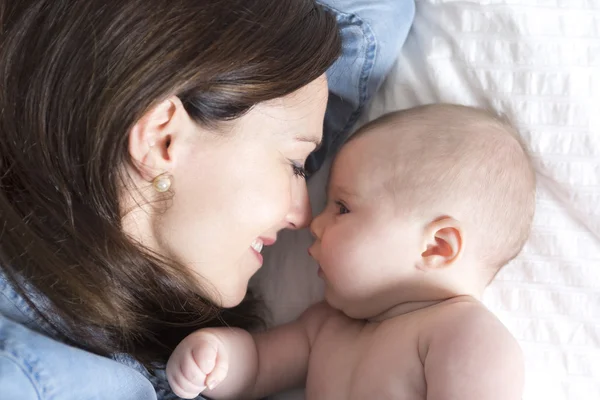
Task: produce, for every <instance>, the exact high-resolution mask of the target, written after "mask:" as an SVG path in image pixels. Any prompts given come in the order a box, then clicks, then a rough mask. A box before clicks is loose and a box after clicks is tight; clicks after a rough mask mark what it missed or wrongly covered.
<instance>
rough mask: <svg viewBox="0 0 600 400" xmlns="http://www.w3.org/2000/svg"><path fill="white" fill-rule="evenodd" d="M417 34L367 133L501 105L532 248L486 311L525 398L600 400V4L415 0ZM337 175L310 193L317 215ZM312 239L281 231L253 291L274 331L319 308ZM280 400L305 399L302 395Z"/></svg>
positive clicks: (496, 287) (320, 177) (318, 180)
mask: <svg viewBox="0 0 600 400" xmlns="http://www.w3.org/2000/svg"><path fill="white" fill-rule="evenodd" d="M416 3H417V14H416V19H415V24H414V26H413V29H412V31H411V33H410V35H409V38H408V41H407V43H406V45H405V47H404V48H403V50H402V53H401V54H399V58H398V62H397V63H396V65H395V67H394V69H393V71H392V73H391V75H390V76H389V78H388V79H387V81H386V82H385V84H384V86H383V87H382V89H381V90H380V91H379V93H378V94H377V96H376V97H375V98H374V100H373V102H372V104H371V105H370V108H369V109H368V111H367V112H366V113H365V115H364V118H363V120H362V121H361V122H362V123H365V122H367V121H369V120H372V119H374V118H376V117H378V116H380V115H382V114H384V113H386V112H389V111H393V110H398V109H404V108H408V107H412V106H416V105H420V104H427V103H435V102H453V103H462V104H468V105H479V106H484V107H492V108H493V109H495V110H496V111H498V112H500V113H503V114H505V115H507V116H508V117H509V118H510V119H512V121H513V122H514V123H515V124H516V125H517V126H518V127H519V129H520V132H521V134H522V136H523V138H524V139H525V141H526V143H527V144H528V146H529V147H530V150H531V152H532V155H533V157H534V162H535V167H536V170H537V175H538V193H537V210H536V216H535V220H534V226H533V230H532V234H531V237H530V240H529V241H528V243H527V245H526V247H525V249H524V250H523V252H522V254H521V255H520V256H519V257H518V258H517V259H515V260H514V261H513V262H512V263H511V264H509V265H508V266H507V267H506V268H504V270H503V271H502V272H501V274H500V275H499V276H498V277H497V279H496V280H495V281H494V283H493V284H492V285H491V286H490V287H489V289H488V290H487V292H486V294H485V297H484V302H485V303H486V304H487V305H488V307H489V308H490V309H491V310H492V311H493V312H494V313H496V315H498V317H499V318H500V319H501V320H502V321H503V322H504V323H505V324H506V326H507V327H508V328H509V329H510V330H511V332H512V333H513V334H514V336H515V337H516V338H517V339H518V340H519V342H520V344H521V346H522V348H523V351H524V354H525V358H526V368H527V375H526V388H525V395H524V399H525V400H538V399H539V400H541V399H544V400H566V399H569V400H587V399H590V400H592V399H600V0H470V1H467V0H463V1H458V0H417V1H416ZM327 172H328V168H327V166H326V167H325V168H323V169H322V170H321V171H320V172H319V173H318V174H317V175H316V176H315V177H313V179H311V181H310V182H309V188H310V194H311V201H312V204H313V208H314V211H315V212H318V211H319V210H320V209H321V207H322V205H323V204H324V184H325V181H326V178H327ZM310 243H311V238H310V234H309V233H308V232H306V231H299V232H285V233H284V234H282V235H281V236H280V240H279V242H278V246H276V247H274V248H273V249H271V251H270V252H269V253H268V254H267V257H266V263H265V266H264V268H263V270H262V271H261V273H260V274H259V276H258V279H257V281H256V284H257V285H258V286H259V289H260V291H261V292H262V293H263V296H264V298H265V300H266V302H267V304H268V307H269V309H270V311H271V314H270V321H271V323H273V324H280V323H284V322H287V321H289V320H291V319H293V318H295V317H296V316H298V315H299V313H300V312H302V311H303V310H304V309H305V308H306V307H307V306H309V305H310V304H312V303H314V302H316V301H318V300H320V299H321V293H322V289H323V288H322V283H321V282H320V280H319V279H318V278H317V275H316V268H317V267H316V265H315V264H314V262H313V261H312V260H311V259H310V258H309V257H308V255H307V254H306V250H305V249H306V248H307V247H308V246H309V244H310ZM277 398H278V399H285V400H292V399H301V398H303V396H302V392H301V391H296V392H293V393H287V394H284V395H280V396H279V397H277Z"/></svg>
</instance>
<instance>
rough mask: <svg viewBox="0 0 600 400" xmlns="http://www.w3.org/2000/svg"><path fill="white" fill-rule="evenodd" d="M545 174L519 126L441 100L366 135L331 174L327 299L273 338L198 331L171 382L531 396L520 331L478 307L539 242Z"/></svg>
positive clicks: (501, 399)
mask: <svg viewBox="0 0 600 400" xmlns="http://www.w3.org/2000/svg"><path fill="white" fill-rule="evenodd" d="M534 197H535V174H534V171H533V168H532V166H531V162H530V159H529V157H528V155H527V152H526V150H525V149H524V147H523V146H522V145H521V142H520V141H519V139H518V136H517V134H516V132H515V131H514V129H513V128H512V127H511V126H510V125H508V124H507V123H506V122H504V121H502V120H500V119H498V118H496V117H494V116H492V115H490V114H488V113H487V112H485V111H482V110H478V109H473V108H469V107H462V106H454V105H431V106H425V107H419V108H414V109H410V110H406V111H401V112H397V113H393V114H389V115H387V116H385V117H383V118H380V119H378V120H377V121H375V122H373V123H371V124H369V125H367V126H366V127H364V128H363V129H361V130H360V131H359V132H358V133H357V134H356V135H355V136H354V137H353V138H352V139H351V140H350V141H349V142H348V143H347V144H346V145H345V146H344V147H343V148H342V150H341V151H340V153H339V155H338V156H337V158H336V160H335V162H334V164H333V166H332V170H331V176H330V181H329V186H328V202H327V206H326V208H325V210H324V211H323V212H322V213H321V214H320V215H319V216H318V217H317V218H315V220H314V221H313V222H312V225H311V230H312V232H313V235H314V237H315V238H316V240H315V243H314V244H313V245H312V247H311V248H310V249H309V252H310V254H311V255H312V257H314V259H315V260H316V261H317V262H318V263H319V266H320V267H319V270H318V274H319V276H320V277H321V278H322V279H323V280H324V282H325V286H326V289H325V300H326V302H324V303H322V304H318V305H316V306H313V307H312V308H310V309H309V310H307V311H305V312H304V314H303V315H302V316H301V317H300V318H299V319H298V320H296V321H295V322H292V323H290V324H288V325H285V326H281V327H278V328H275V329H272V330H269V331H267V332H264V333H258V334H249V333H247V332H245V331H242V330H238V329H229V328H219V329H206V330H200V331H198V332H195V333H193V334H191V335H190V336H188V337H187V338H185V339H184V340H183V341H182V342H181V344H180V345H179V346H178V347H177V348H176V350H175V351H174V352H173V354H172V356H171V358H170V359H169V362H168V365H167V376H168V379H169V382H170V384H171V387H172V388H173V390H174V392H175V393H176V394H177V395H179V396H181V397H184V398H193V397H195V396H197V395H198V394H199V393H200V392H202V393H203V394H204V395H206V396H208V397H210V398H214V399H246V398H249V399H257V398H261V397H264V396H267V395H269V394H272V393H276V392H279V391H282V390H284V389H287V388H292V387H297V386H301V385H306V398H307V399H325V400H336V399H340V400H342V399H344V400H346V399H361V400H362V399H406V400H417V399H427V400H441V399H444V400H446V399H448V400H449V399H453V400H454V399H455V400H492V399H494V400H513V399H514V400H517V399H521V394H522V387H523V374H524V372H523V369H524V367H523V360H522V354H521V350H520V348H519V345H518V344H517V342H516V341H515V339H514V338H513V337H512V336H511V334H510V333H509V332H508V330H507V329H506V328H505V327H504V326H503V325H502V323H501V322H500V321H499V320H498V319H497V318H496V317H495V316H494V315H493V314H492V313H491V312H489V311H488V310H487V309H486V308H485V307H484V306H483V305H482V304H481V303H480V301H479V299H480V298H481V295H482V292H483V290H484V289H485V287H486V286H487V285H488V284H489V283H490V281H491V280H492V279H493V278H494V276H495V275H496V273H497V272H498V270H499V269H500V268H501V267H502V266H503V265H505V264H506V263H507V262H508V261H510V260H511V259H512V258H513V257H515V256H516V255H517V254H518V253H519V251H520V250H521V248H522V247H523V245H524V243H525V240H526V239H527V237H528V234H529V230H530V225H531V221H532V218H533V212H534Z"/></svg>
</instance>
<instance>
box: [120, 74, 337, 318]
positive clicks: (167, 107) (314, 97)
mask: <svg viewBox="0 0 600 400" xmlns="http://www.w3.org/2000/svg"><path fill="white" fill-rule="evenodd" d="M326 104H327V83H326V80H325V78H324V76H323V77H321V78H319V79H317V80H315V81H313V82H312V83H310V84H309V85H307V86H305V87H304V88H302V89H300V90H298V91H297V92H295V93H293V94H291V95H288V96H286V97H283V98H279V99H275V100H273V101H270V102H267V103H263V104H259V105H257V106H256V107H255V108H253V109H252V110H251V111H250V112H248V113H247V114H246V115H244V116H243V117H241V118H239V119H237V120H235V121H233V122H231V123H229V125H227V126H226V127H225V128H223V129H222V130H224V132H214V131H210V130H208V129H207V128H203V127H200V126H198V125H197V124H195V123H194V122H192V121H191V119H190V118H189V116H188V115H187V113H186V112H185V110H184V108H183V106H182V104H181V103H180V102H179V101H178V99H177V98H171V99H169V100H166V101H165V102H163V103H161V104H160V105H158V106H157V107H156V108H154V109H153V110H152V111H150V112H149V113H148V114H147V115H146V116H145V117H144V118H142V119H141V120H140V121H139V122H138V123H137V124H136V126H135V127H134V128H133V129H132V131H131V134H130V141H129V146H130V153H131V155H132V158H133V159H134V161H138V165H141V166H142V167H140V168H135V169H134V168H131V169H132V170H130V171H129V172H130V175H131V176H132V177H134V180H135V179H136V177H137V186H138V188H147V187H148V180H149V179H152V178H153V177H154V176H156V175H158V174H161V173H163V172H166V173H167V174H168V175H170V176H171V178H172V196H171V197H170V198H169V200H168V201H166V202H163V203H164V204H163V205H164V209H160V211H159V212H157V211H156V209H157V207H156V204H157V203H155V204H154V205H151V204H152V202H153V201H154V202H155V201H157V200H160V199H161V198H162V197H164V194H159V193H157V192H153V191H151V190H147V189H144V190H145V192H143V193H144V196H145V199H146V200H145V202H146V203H148V204H147V205H145V206H141V207H137V208H136V207H135V206H134V205H133V204H136V202H137V203H138V204H139V203H140V201H139V199H135V196H131V197H132V199H131V200H129V204H132V208H134V210H135V211H133V212H131V213H129V214H127V215H126V216H125V218H124V220H123V223H124V228H125V230H126V231H127V232H128V233H129V234H130V235H132V236H133V237H134V238H136V239H137V240H139V241H140V242H141V243H142V244H144V245H145V246H147V247H149V248H151V249H153V250H154V251H156V252H158V253H160V254H162V255H164V256H167V257H170V258H172V259H174V260H177V261H179V262H181V263H183V264H184V265H187V266H189V268H190V269H191V270H193V271H194V272H196V273H198V274H199V276H200V280H199V282H200V284H201V285H202V287H203V288H204V289H205V290H206V295H207V296H208V297H209V298H210V299H211V300H213V301H214V302H216V303H217V304H220V305H222V306H225V307H231V306H234V305H236V304H238V303H239V302H240V301H241V300H242V299H243V297H244V295H245V293H246V290H247V285H248V280H249V279H250V277H251V276H252V275H253V274H254V273H255V272H256V271H257V270H258V269H259V268H260V266H261V265H262V256H261V254H260V250H261V249H262V246H263V245H271V244H273V243H274V241H275V240H276V238H277V232H278V231H280V230H281V229H284V228H300V227H304V226H306V225H307V223H308V222H309V221H310V219H311V215H310V206H309V204H308V196H307V191H306V183H305V180H304V178H303V176H301V171H302V166H303V165H304V162H305V160H306V158H307V157H308V155H309V154H310V153H311V152H312V151H313V150H314V149H315V147H316V144H317V143H318V142H320V140H321V137H322V129H323V117H324V113H325V108H326ZM128 197H129V196H128ZM148 198H149V199H148Z"/></svg>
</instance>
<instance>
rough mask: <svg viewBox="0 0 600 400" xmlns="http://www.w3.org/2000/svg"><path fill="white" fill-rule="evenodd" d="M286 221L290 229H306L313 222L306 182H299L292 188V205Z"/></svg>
mask: <svg viewBox="0 0 600 400" xmlns="http://www.w3.org/2000/svg"><path fill="white" fill-rule="evenodd" d="M285 219H286V222H287V223H288V227H289V228H290V229H302V228H306V227H307V226H308V224H309V223H310V221H311V220H312V211H311V208H310V200H309V199H308V190H307V187H306V182H304V181H302V182H298V184H297V185H294V187H293V188H292V203H291V207H290V210H289V212H288V214H287V215H286V218H285Z"/></svg>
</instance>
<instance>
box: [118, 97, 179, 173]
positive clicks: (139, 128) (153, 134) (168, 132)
mask: <svg viewBox="0 0 600 400" xmlns="http://www.w3.org/2000/svg"><path fill="white" fill-rule="evenodd" d="M182 113H184V114H185V116H187V112H186V111H185V108H184V107H183V104H182V103H181V101H180V100H179V98H178V97H176V96H172V97H170V98H168V99H166V100H163V101H162V102H160V103H159V104H157V105H156V106H154V107H153V108H152V109H150V110H149V111H148V112H147V113H146V114H144V116H143V117H142V118H140V119H139V120H138V121H137V122H136V124H135V125H134V126H133V128H131V131H130V132H129V154H130V156H131V159H132V160H133V163H134V165H135V167H136V170H137V173H138V174H139V175H140V176H141V177H142V178H143V179H144V180H147V181H151V180H153V179H154V178H155V177H156V176H158V175H160V174H163V173H165V172H167V171H169V170H170V169H171V168H170V167H171V165H172V162H173V160H172V157H171V154H170V151H169V150H170V147H171V144H172V142H173V140H176V139H177V135H178V133H179V132H181V130H182V128H183V127H182V126H181V125H182V124H183V122H184V121H185V118H182V117H183V116H182Z"/></svg>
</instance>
